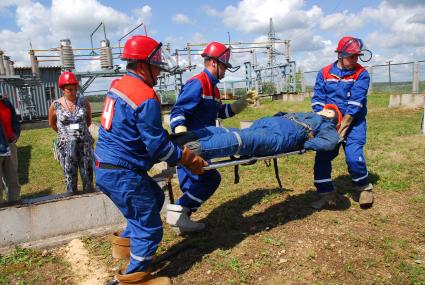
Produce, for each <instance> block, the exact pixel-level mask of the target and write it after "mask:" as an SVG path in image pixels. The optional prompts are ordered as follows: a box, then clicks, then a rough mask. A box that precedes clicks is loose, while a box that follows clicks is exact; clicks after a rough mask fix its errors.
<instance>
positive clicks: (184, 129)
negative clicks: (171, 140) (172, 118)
mask: <svg viewBox="0 0 425 285" xmlns="http://www.w3.org/2000/svg"><path fill="white" fill-rule="evenodd" d="M184 132H187V127H186V126H183V125H181V126H177V127H176V128H175V129H174V133H176V134H178V133H184Z"/></svg>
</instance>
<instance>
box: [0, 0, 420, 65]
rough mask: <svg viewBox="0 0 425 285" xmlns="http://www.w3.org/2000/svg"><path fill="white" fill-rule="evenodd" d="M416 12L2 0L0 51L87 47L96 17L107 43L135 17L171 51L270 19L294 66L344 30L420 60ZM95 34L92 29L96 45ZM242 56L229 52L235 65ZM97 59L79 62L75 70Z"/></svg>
mask: <svg viewBox="0 0 425 285" xmlns="http://www.w3.org/2000/svg"><path fill="white" fill-rule="evenodd" d="M423 15H425V1H415V0H404V1H403V0H400V1H396V0H358V1H316V0H315V1H308V0H306V1H303V0H244V1H224V0H216V1H205V0H202V1H188V0H176V1H130V0H121V1H115V0H107V1H106V0H102V1H100V0H53V1H44V0H43V1H34V0H2V1H1V3H0V17H1V18H0V50H3V51H5V52H6V54H7V55H9V56H11V57H12V60H14V61H16V65H17V66H28V65H29V59H28V55H27V52H28V49H29V41H31V42H32V45H33V47H34V48H36V49H43V48H52V47H56V46H58V43H59V40H60V39H62V38H70V39H71V40H72V43H73V47H89V46H90V41H89V35H90V33H91V31H92V30H93V29H94V28H95V27H96V26H97V24H99V23H100V22H104V23H105V24H106V28H107V34H108V38H109V39H110V40H111V42H112V44H113V45H116V44H117V40H118V38H119V37H120V36H121V35H123V34H124V33H125V32H127V31H128V30H129V29H131V28H132V27H134V26H135V25H136V24H137V23H139V22H141V21H143V22H145V23H146V24H147V28H148V34H149V35H150V36H152V37H154V38H156V39H158V40H160V41H162V42H164V43H165V42H170V43H171V44H172V48H173V49H175V48H183V47H184V45H185V44H186V43H187V42H209V41H213V40H214V41H227V32H230V34H231V38H232V41H250V42H252V41H261V40H263V39H264V37H265V34H266V32H267V30H268V22H269V18H270V17H272V18H273V21H274V24H275V25H274V26H275V31H276V34H277V36H278V37H279V38H281V39H288V40H291V46H292V50H291V54H292V57H293V59H295V60H296V62H297V66H298V67H299V68H302V69H303V70H317V69H319V68H320V67H321V66H323V65H325V64H327V63H329V62H331V61H333V60H334V59H335V54H334V53H333V50H334V49H335V47H336V44H337V41H338V39H339V38H340V37H341V36H344V35H354V36H356V37H360V38H362V39H363V40H364V42H365V43H366V45H367V47H368V48H369V49H371V50H372V51H373V53H374V57H373V61H372V62H373V63H384V62H385V61H387V60H393V61H394V62H403V61H416V60H424V59H425V37H424V36H423V35H425V17H424V16H423ZM142 32H143V30H142V29H141V30H139V33H142ZM101 36H102V34H101V33H99V34H97V35H96V37H95V45H96V46H98V43H99V40H100V39H101V38H102V37H101ZM259 57H261V55H259ZM245 59H246V57H245V58H244V57H243V56H235V57H234V60H235V61H236V62H237V63H241V62H242V61H243V60H245ZM195 62H196V59H195ZM97 65H98V64H97V63H96V62H84V63H83V64H81V65H79V68H81V69H85V70H93V69H96V67H97Z"/></svg>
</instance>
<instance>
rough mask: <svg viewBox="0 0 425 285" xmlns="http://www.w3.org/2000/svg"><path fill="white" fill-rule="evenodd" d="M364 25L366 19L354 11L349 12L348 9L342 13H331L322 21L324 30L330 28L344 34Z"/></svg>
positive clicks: (321, 24) (321, 25) (321, 26)
mask: <svg viewBox="0 0 425 285" xmlns="http://www.w3.org/2000/svg"><path fill="white" fill-rule="evenodd" d="M363 25H364V19H363V18H362V17H359V16H358V15H356V14H354V13H349V12H348V11H347V10H345V11H343V12H341V13H334V14H329V15H327V16H325V17H323V18H322V19H321V21H320V28H321V29H322V30H330V31H332V32H335V33H337V34H338V35H342V34H344V33H347V32H349V31H355V30H358V29H359V28H361V27H362V26H363Z"/></svg>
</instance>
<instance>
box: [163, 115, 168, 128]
mask: <svg viewBox="0 0 425 285" xmlns="http://www.w3.org/2000/svg"><path fill="white" fill-rule="evenodd" d="M163 118H164V124H165V125H167V126H169V125H170V114H165V115H164V117H163Z"/></svg>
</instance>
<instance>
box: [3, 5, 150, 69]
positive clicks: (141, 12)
mask: <svg viewBox="0 0 425 285" xmlns="http://www.w3.org/2000/svg"><path fill="white" fill-rule="evenodd" d="M9 6H16V15H15V19H16V25H17V26H18V29H19V30H18V31H17V32H13V31H10V30H6V29H3V30H0V42H1V43H2V49H3V50H4V51H5V52H6V53H7V54H8V55H10V56H11V57H12V60H14V61H16V65H17V66H29V65H30V63H29V58H28V50H29V42H30V41H31V43H32V46H33V48H34V49H47V48H54V47H57V46H58V45H59V41H60V40H61V39H64V38H69V39H71V40H72V45H73V47H74V48H75V47H89V45H88V43H89V36H90V34H91V32H92V31H93V30H94V29H95V28H96V27H97V26H98V25H99V24H100V23H101V22H103V23H104V24H105V26H106V33H107V37H108V38H109V39H110V40H112V41H111V44H112V45H116V43H113V40H116V39H118V38H120V37H121V36H122V35H124V34H125V33H127V32H128V31H130V30H131V29H132V28H133V27H135V25H136V24H138V23H141V22H143V23H149V21H150V18H151V16H152V9H151V7H150V6H148V5H145V6H141V8H138V9H134V10H133V11H132V14H131V15H127V14H124V13H122V12H120V11H117V10H115V9H113V8H112V7H109V6H106V5H103V4H101V3H100V2H99V1H97V0H53V1H52V3H51V6H44V5H42V4H40V3H39V2H35V1H34V2H32V1H30V0H15V1H10V0H9V1H6V2H4V1H2V2H1V4H0V9H1V7H9ZM140 33H144V32H140ZM101 39H103V32H102V31H101V30H100V31H98V32H97V33H96V34H95V35H94V38H93V43H94V46H99V42H100V40H101ZM49 63H50V64H51V65H56V64H57V65H59V64H60V63H59V62H49ZM81 66H84V67H87V65H86V64H81ZM92 67H93V66H90V68H92Z"/></svg>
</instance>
